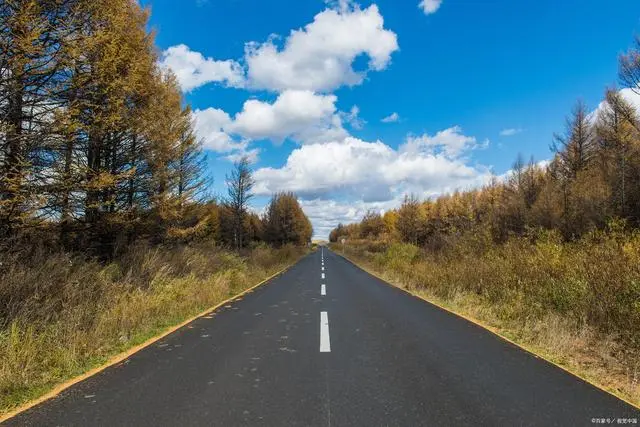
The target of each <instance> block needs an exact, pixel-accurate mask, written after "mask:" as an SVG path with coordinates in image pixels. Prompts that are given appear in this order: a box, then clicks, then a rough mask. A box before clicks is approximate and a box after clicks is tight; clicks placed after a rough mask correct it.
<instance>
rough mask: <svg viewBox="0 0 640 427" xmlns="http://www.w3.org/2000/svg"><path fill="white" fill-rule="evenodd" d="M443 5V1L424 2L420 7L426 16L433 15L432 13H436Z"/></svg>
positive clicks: (429, 0) (425, 0)
mask: <svg viewBox="0 0 640 427" xmlns="http://www.w3.org/2000/svg"><path fill="white" fill-rule="evenodd" d="M441 5H442V0H422V1H421V2H420V4H419V5H418V7H419V8H420V9H422V11H423V12H424V13H425V15H431V14H432V13H436V12H437V11H438V9H440V6H441Z"/></svg>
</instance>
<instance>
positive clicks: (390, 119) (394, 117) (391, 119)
mask: <svg viewBox="0 0 640 427" xmlns="http://www.w3.org/2000/svg"><path fill="white" fill-rule="evenodd" d="M380 121H381V122H382V123H396V122H398V121H400V115H399V114H398V113H396V112H393V113H391V114H390V115H388V116H387V117H385V118H383V119H382V120H380Z"/></svg>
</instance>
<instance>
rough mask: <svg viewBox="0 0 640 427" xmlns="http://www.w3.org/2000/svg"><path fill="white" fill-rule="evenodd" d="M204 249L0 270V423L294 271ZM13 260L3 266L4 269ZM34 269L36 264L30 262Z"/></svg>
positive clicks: (44, 258) (282, 256)
mask: <svg viewBox="0 0 640 427" xmlns="http://www.w3.org/2000/svg"><path fill="white" fill-rule="evenodd" d="M304 253H306V250H305V249H300V248H294V247H289V246H287V247H284V248H281V249H272V248H269V247H266V246H261V247H257V248H254V249H253V250H251V251H248V252H247V253H245V254H243V256H239V255H236V254H234V253H231V252H228V251H224V250H221V249H218V248H216V247H214V246H212V245H207V244H200V245H197V246H185V247H177V248H164V249H160V248H149V247H145V246H139V247H137V248H133V249H132V250H131V251H129V252H128V253H127V255H125V256H123V257H122V259H120V260H118V261H117V262H114V263H112V264H109V265H106V266H105V265H100V264H99V263H94V262H91V261H85V260H81V259H73V258H70V257H69V255H67V254H62V253H60V254H38V255H36V258H38V259H37V260H36V262H28V263H27V262H24V261H22V260H18V259H12V260H7V259H3V260H2V261H0V266H4V270H0V302H2V303H3V307H6V308H5V310H4V311H3V312H2V318H0V321H2V322H3V323H1V325H2V328H1V329H0V417H2V415H3V414H7V413H9V412H11V411H12V410H15V408H17V407H19V406H21V405H23V404H25V403H26V402H29V401H31V400H34V399H37V398H39V397H40V396H42V395H44V394H46V393H48V392H50V391H51V390H52V389H54V388H55V387H56V386H57V385H59V384H61V383H64V382H65V381H68V380H70V379H72V378H74V377H76V376H79V375H82V374H83V373H86V372H88V371H91V370H92V369H95V368H96V367H99V366H101V365H103V364H105V363H107V362H108V361H109V360H112V359H113V358H114V357H115V356H116V355H118V354H119V353H122V352H125V351H127V350H129V349H131V348H134V347H136V346H139V345H140V344H142V343H144V342H145V341H147V340H149V339H150V338H152V337H154V336H156V335H159V334H162V333H163V332H164V331H166V330H167V329H168V328H171V327H172V326H174V325H177V324H180V323H181V322H183V321H184V320H185V319H188V318H191V317H193V316H194V315H196V314H198V313H200V312H202V311H203V310H206V309H208V308H210V307H212V306H214V305H216V304H218V303H220V302H221V301H224V300H226V299H228V298H229V297H232V296H234V295H236V294H238V293H240V292H242V291H244V290H246V289H248V288H250V287H252V286H253V285H255V284H256V283H257V282H260V281H262V280H263V279H265V278H266V277H269V276H271V275H272V274H274V273H276V272H278V271H280V270H282V269H284V268H286V267H288V266H290V265H291V264H293V263H295V262H296V261H297V260H298V259H299V258H300V257H301V256H302V255H303V254H304ZM8 261H9V263H8ZM32 261H33V260H32Z"/></svg>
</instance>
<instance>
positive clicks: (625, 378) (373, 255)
mask: <svg viewBox="0 0 640 427" xmlns="http://www.w3.org/2000/svg"><path fill="white" fill-rule="evenodd" d="M336 250H338V251H339V252H341V251H342V247H341V246H340V245H338V246H336ZM346 255H347V256H348V257H350V258H352V259H353V260H354V261H356V262H358V263H359V264H361V265H363V266H364V267H366V268H368V269H370V270H371V271H373V272H375V273H377V274H379V275H380V276H382V277H383V278H385V279H387V280H388V281H389V282H391V283H393V284H396V285H397V286H401V287H404V288H407V289H409V290H411V291H412V292H414V293H418V294H420V295H421V296H423V297H425V298H426V299H428V300H431V301H434V302H436V303H438V304H440V305H442V306H445V307H447V308H449V309H451V310H452V311H455V312H458V313H461V314H464V315H465V316H468V317H470V318H473V319H475V320H477V321H479V322H480V323H482V324H484V325H486V326H487V327H489V329H491V330H493V331H495V332H497V333H499V334H501V335H503V336H505V337H507V338H509V339H512V340H513V341H515V342H518V343H519V344H522V345H523V346H524V347H526V348H528V349H530V350H532V351H534V352H535V353H537V354H540V355H542V356H544V357H545V358H547V359H549V360H552V361H554V362H556V363H558V364H560V365H562V366H563V367H565V368H567V369H569V370H571V371H572V372H575V373H577V374H578V375H580V376H582V377H584V378H586V379H588V380H590V381H592V382H595V383H597V384H600V385H601V386H603V387H604V388H606V389H607V390H609V391H612V392H614V393H616V394H618V395H619V396H622V397H624V398H626V399H627V400H629V401H632V402H634V403H635V404H640V358H638V357H637V355H638V353H639V351H640V236H639V235H623V234H617V233H615V232H610V233H606V234H605V233H596V234H593V235H590V236H588V237H587V238H585V239H583V240H581V241H579V242H575V243H570V244H568V243H562V242H561V241H560V239H559V238H557V236H555V235H553V234H551V235H539V236H536V238H535V239H532V238H531V236H530V237H529V238H518V239H513V240H511V241H509V242H508V243H506V244H505V245H493V244H492V243H489V240H488V239H484V238H483V237H482V236H477V235H475V236H472V235H469V236H462V237H458V238H456V240H455V242H449V244H448V245H445V247H444V248H443V249H441V250H438V251H427V250H424V249H420V248H417V247H415V246H411V245H406V244H399V243H393V244H387V245H380V244H379V243H376V244H371V243H370V242H365V241H362V242H352V243H351V245H349V246H348V247H347V251H346Z"/></svg>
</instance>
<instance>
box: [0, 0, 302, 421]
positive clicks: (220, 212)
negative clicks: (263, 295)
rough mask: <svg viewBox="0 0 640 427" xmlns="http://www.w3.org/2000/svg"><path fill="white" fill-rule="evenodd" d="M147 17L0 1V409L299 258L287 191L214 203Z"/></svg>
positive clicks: (92, 0)
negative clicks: (260, 206) (258, 203)
mask: <svg viewBox="0 0 640 427" xmlns="http://www.w3.org/2000/svg"><path fill="white" fill-rule="evenodd" d="M148 16H149V11H148V10H144V9H142V8H141V7H140V6H139V4H138V2H134V1H131V0H55V1H41V0H20V1H7V2H1V3H0V46H2V47H1V48H0V413H2V412H5V411H7V410H9V409H10V408H12V407H15V406H17V405H19V404H21V403H24V402H25V401H27V400H29V399H31V398H34V397H37V396H39V395H41V394H42V393H44V392H46V391H47V390H50V389H51V388H52V387H53V386H55V385H56V384H58V383H60V382H62V381H64V380H66V379H69V378H71V377H73V376H75V375H77V374H80V373H82V372H85V371H87V370H88V369H90V368H92V367H95V366H97V365H100V364H101V363H103V362H104V361H106V360H107V359H108V358H109V357H111V356H113V355H115V354H117V353H119V352H121V351H123V350H126V349H127V348H130V347H132V346H135V345H136V344H139V343H141V342H143V341H145V340H146V339H147V338H149V337H152V336H154V335H155V334H157V333H159V332H161V331H162V330H164V329H166V328H167V327H169V326H172V325H175V324H177V323H180V322H181V321H183V320H184V319H186V318H189V317H190V316H193V315H195V314H197V313H199V312H201V311H202V310H204V309H206V308H208V307H211V306H213V305H215V304H216V303H218V302H220V301H223V300H225V299H226V298H228V297H230V296H232V295H235V294H237V293H238V292H240V291H242V290H244V289H247V288H248V287H250V286H251V285H254V284H256V283H257V282H259V281H261V280H263V279H264V278H266V277H268V276H269V275H271V274H273V273H274V272H276V271H279V270H280V269H282V268H284V267H286V266H288V265H290V264H292V263H293V262H295V261H296V260H297V259H298V258H299V257H300V256H302V255H303V254H304V253H306V252H307V251H308V250H309V244H310V242H311V236H312V233H313V231H312V228H311V223H310V222H309V219H308V218H307V217H306V216H305V214H304V212H303V211H302V209H301V207H300V205H299V204H298V201H297V198H296V196H295V195H294V194H290V193H279V194H275V195H273V197H272V200H271V202H270V203H269V204H268V206H267V209H266V211H265V212H264V214H262V215H258V214H257V213H256V212H254V211H252V210H251V207H250V202H251V199H252V188H253V185H254V181H253V177H252V171H251V165H250V162H249V160H248V159H247V158H246V157H242V158H239V159H238V161H237V163H235V165H234V168H233V170H232V172H231V173H230V174H229V175H228V176H227V177H226V187H227V194H224V195H213V194H211V190H210V188H211V185H210V184H211V183H210V180H209V178H208V176H210V172H209V171H206V170H205V165H206V159H205V155H204V153H203V149H202V144H201V142H200V141H199V140H198V139H197V138H196V136H195V131H194V123H193V119H192V114H191V110H190V108H189V106H188V105H186V104H185V102H184V99H183V97H182V93H181V91H180V88H179V87H178V85H177V82H176V78H175V76H173V75H172V74H171V73H170V72H169V71H168V70H165V69H162V68H160V67H159V66H158V59H159V58H158V53H157V49H156V47H155V45H154V40H153V33H152V32H149V31H148V30H147V20H148Z"/></svg>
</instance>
